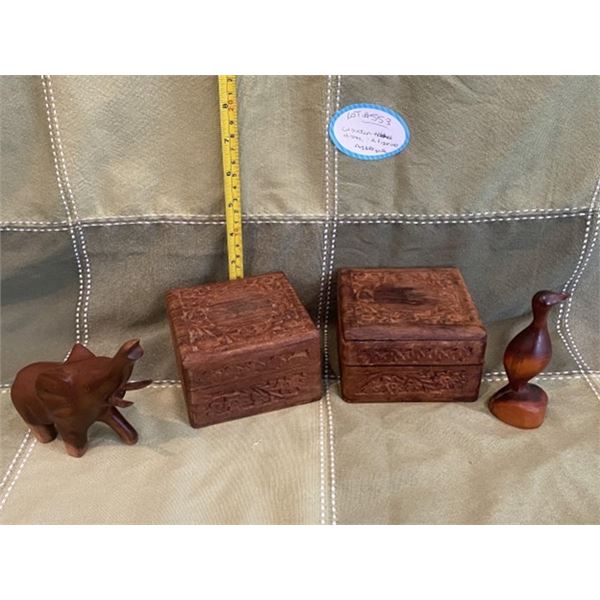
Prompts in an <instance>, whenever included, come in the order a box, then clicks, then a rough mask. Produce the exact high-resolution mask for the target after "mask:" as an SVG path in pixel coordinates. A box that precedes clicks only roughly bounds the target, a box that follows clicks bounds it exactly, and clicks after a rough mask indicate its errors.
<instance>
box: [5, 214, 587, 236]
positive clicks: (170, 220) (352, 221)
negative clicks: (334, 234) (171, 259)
mask: <svg viewBox="0 0 600 600" xmlns="http://www.w3.org/2000/svg"><path fill="white" fill-rule="evenodd" d="M588 215H589V210H581V209H578V210H577V211H576V212H568V213H552V214H544V215H533V216H519V215H505V216H503V215H497V216H493V217H478V218H466V216H461V215H456V217H460V218H450V217H447V218H446V217H443V218H442V217H440V218H438V219H435V220H431V219H422V218H419V217H411V218H402V217H393V216H387V215H373V216H372V218H371V217H366V216H359V215H344V214H339V215H338V219H337V222H338V223H342V224H345V225H363V224H366V225H371V224H375V225H380V224H406V225H447V224H448V225H455V224H457V225H463V224H472V223H497V222H508V221H539V220H547V219H568V218H573V217H584V216H588ZM150 216H151V215H141V216H140V217H139V218H138V217H135V218H131V219H127V218H124V219H114V218H101V219H94V220H91V219H89V220H87V221H85V220H84V221H78V223H77V225H78V227H81V228H88V227H114V226H120V225H223V224H224V223H225V220H224V219H216V220H207V219H203V218H196V217H194V218H187V219H185V218H176V217H170V216H168V215H162V216H157V217H156V218H154V217H153V218H148V217H150ZM244 222H245V223H252V224H253V225H278V224H284V225H310V224H316V225H320V224H325V225H327V224H328V223H329V219H328V218H326V217H324V216H319V217H318V218H304V219H299V218H298V217H297V216H293V215H290V216H289V217H285V218H280V219H275V218H271V217H269V218H266V217H244ZM23 225H27V226H23ZM68 227H69V226H68V225H66V224H65V223H64V222H63V221H54V222H51V221H4V222H2V223H0V230H4V231H22V232H40V233H43V232H47V231H68Z"/></svg>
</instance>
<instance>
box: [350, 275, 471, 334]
mask: <svg viewBox="0 0 600 600" xmlns="http://www.w3.org/2000/svg"><path fill="white" fill-rule="evenodd" d="M346 273H347V275H346V276H345V279H344V281H343V284H344V285H348V286H349V292H350V294H351V295H352V299H353V301H352V302H350V303H348V305H347V311H346V313H345V314H344V319H345V320H346V321H347V322H349V323H352V325H353V326H354V327H360V326H361V325H370V324H373V323H377V324H378V325H395V324H402V325H407V324H418V325H424V324H430V325H469V324H473V325H476V324H479V316H478V314H477V310H476V308H475V306H474V304H473V302H472V300H471V298H470V297H469V295H468V294H467V293H465V287H464V282H463V281H462V277H461V276H460V274H459V273H458V272H457V270H456V269H444V268H439V269H404V270H403V272H399V271H390V270H389V269H364V270H351V271H347V272H346Z"/></svg>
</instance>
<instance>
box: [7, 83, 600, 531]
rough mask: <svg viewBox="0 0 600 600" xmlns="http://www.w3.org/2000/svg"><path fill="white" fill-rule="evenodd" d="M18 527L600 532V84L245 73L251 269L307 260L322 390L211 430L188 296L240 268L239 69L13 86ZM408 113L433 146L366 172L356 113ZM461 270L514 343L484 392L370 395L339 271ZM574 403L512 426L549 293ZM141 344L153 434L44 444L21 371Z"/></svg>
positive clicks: (423, 141)
mask: <svg viewBox="0 0 600 600" xmlns="http://www.w3.org/2000/svg"><path fill="white" fill-rule="evenodd" d="M0 94H1V96H0V99H1V105H0V110H1V113H0V127H1V129H0V131H1V137H0V144H1V154H0V176H1V190H0V201H1V215H0V220H1V223H0V226H1V235H0V243H1V251H2V265H1V275H2V287H1V296H2V313H1V318H0V336H1V340H0V341H1V344H2V349H1V352H0V359H1V362H0V368H1V373H0V374H1V383H2V386H3V388H2V394H0V418H1V421H0V433H1V440H0V482H1V485H0V521H1V522H4V523H113V522H114V523H331V522H338V523H508V522H514V523H593V522H598V521H599V518H600V486H599V485H598V467H599V466H600V465H599V464H598V457H599V452H598V451H599V447H598V443H599V440H600V435H599V434H600V427H599V423H598V411H599V410H600V380H599V378H598V375H599V373H600V353H599V352H598V340H599V334H600V303H599V295H600V275H599V273H600V262H599V257H600V252H599V247H600V242H599V241H598V230H599V225H600V220H599V217H598V215H599V209H598V207H599V205H600V198H599V196H598V191H599V186H600V182H599V177H600V78H598V77H389V76H386V77H373V76H343V77H335V76H329V77H327V76H325V77H324V76H318V77H264V76H260V77H255V76H243V77H241V78H240V81H239V98H238V100H239V108H240V145H241V166H242V198H243V206H244V212H245V221H244V239H245V266H246V272H247V273H248V274H250V275H252V274H257V273H261V272H266V271H273V270H283V271H285V272H286V274H287V275H288V276H289V278H290V280H291V282H292V283H293V285H294V286H295V288H296V289H297V291H298V293H299V295H300V298H301V299H302V301H303V302H304V303H305V304H306V306H307V308H308V309H309V312H310V314H311V316H312V317H313V318H314V319H315V321H316V323H317V324H318V325H319V327H320V328H321V331H322V342H323V351H324V358H325V363H326V364H328V365H329V371H328V372H329V376H330V385H329V387H328V392H327V393H326V394H324V396H323V398H322V400H321V401H320V402H317V403H314V404H312V405H308V406H301V407H296V408H293V409H287V410H284V411H279V412H277V413H269V414H265V415H260V416H257V417H252V418H248V419H243V420H240V421H236V422H231V423H227V424H222V425H217V426H213V427H209V428H206V429H202V430H193V429H191V428H190V427H189V425H188V424H187V422H186V419H185V413H184V406H183V398H182V395H181V391H180V388H179V386H178V383H177V372H176V369H175V364H174V359H173V353H172V349H171V342H170V338H169V332H168V327H167V323H166V319H165V313H164V295H165V292H166V291H167V290H168V289H169V288H171V287H177V286H184V285H193V284H196V283H202V282H208V281H215V280H224V279H225V278H226V262H225V229H224V220H223V216H222V213H223V208H222V196H223V185H222V180H221V177H222V175H221V157H220V147H219V143H220V142H219V138H220V134H219V117H218V96H217V81H216V78H215V77H208V76H203V77H51V78H45V79H44V80H43V81H42V80H41V79H40V78H39V77H2V78H0ZM355 102H373V103H379V104H384V105H387V106H389V107H390V108H393V109H395V110H397V111H399V112H400V113H401V114H402V115H403V116H404V117H405V118H406V120H407V122H408V124H409V126H410V128H411V134H412V138H411V144H410V146H409V147H408V148H407V150H406V151H404V152H403V153H402V154H400V155H398V156H396V157H394V158H391V159H386V160H382V161H359V160H355V159H352V158H350V157H348V156H346V155H343V154H340V153H339V152H337V151H336V150H335V148H334V146H333V145H332V144H331V143H330V142H329V140H328V138H327V135H326V124H327V122H328V119H329V118H330V117H331V115H332V114H333V113H334V112H335V111H336V110H337V109H338V108H340V107H342V106H345V105H347V104H351V103H355ZM428 265H430V266H433V265H438V266H439V265H454V266H457V267H459V268H460V269H461V271H462V273H463V275H464V277H465V280H466V282H467V285H468V287H469V289H470V291H471V293H472V295H473V298H474V300H475V302H476V304H477V306H478V309H479V311H480V313H481V316H482V319H483V321H484V323H485V324H486V327H487V328H488V332H489V343H488V350H487V352H486V360H485V371H486V375H485V380H484V384H483V386H482V391H481V396H480V399H479V400H478V401H477V402H476V403H473V404H451V405H439V404H426V405H421V404H419V405H412V404H409V405H368V406H363V405H350V404H346V403H344V402H343V400H341V399H340V398H339V396H338V388H337V383H336V382H335V374H336V373H337V372H338V368H337V352H336V346H335V325H334V323H335V306H336V298H335V285H334V283H335V270H336V269H338V268H340V267H349V266H367V267H368V266H428ZM563 287H564V288H565V289H567V290H568V291H570V292H571V293H572V298H571V299H570V300H569V302H568V303H565V305H564V306H562V307H561V308H560V310H555V312H554V314H553V316H552V322H551V331H552V338H553V343H554V357H553V361H552V363H551V364H550V366H549V367H548V371H547V372H546V373H544V374H543V375H542V377H541V380H540V381H541V385H543V386H544V387H545V388H546V389H547V390H548V392H549V394H550V396H551V405H550V411H549V414H548V417H547V421H546V423H545V424H544V425H543V427H542V428H541V429H539V430H537V431H535V432H523V431H518V430H515V429H511V428H509V427H508V426H506V425H504V424H502V423H500V422H498V421H497V420H495V419H494V418H493V417H492V416H491V415H490V414H489V413H488V411H487V409H486V406H485V401H486V399H487V398H488V397H489V395H490V394H491V393H493V391H494V390H495V389H496V388H497V387H499V386H500V385H502V381H503V371H502V362H501V359H502V352H503V349H504V346H505V345H506V343H507V342H508V340H509V339H510V338H511V336H512V335H514V333H516V332H517V331H518V330H519V328H521V327H523V326H524V324H525V323H526V322H527V320H528V318H529V310H530V306H529V302H530V298H531V295H532V294H533V292H535V291H536V290H538V289H543V288H554V289H560V288H563ZM132 337H140V338H141V339H142V344H143V346H144V348H145V350H146V354H145V356H144V358H143V359H142V360H141V361H140V363H139V365H137V366H136V370H135V375H136V376H137V377H140V378H141V377H153V378H154V379H155V380H156V381H157V384H156V385H155V386H154V387H153V388H151V389H148V390H144V391H141V392H136V393H135V394H132V399H135V400H136V404H135V406H134V407H132V408H130V409H126V414H127V417H128V418H129V419H130V420H131V421H132V423H133V424H134V425H135V426H136V427H137V428H138V429H139V431H140V442H139V444H138V445H137V446H135V447H125V446H122V445H121V444H120V443H119V442H118V441H117V440H116V438H115V437H114V435H113V434H112V432H110V431H108V430H105V429H104V428H103V427H101V426H100V425H98V426H95V427H94V429H93V431H91V432H90V434H91V435H90V438H91V448H90V450H89V452H88V454H86V456H85V457H84V458H83V459H81V460H75V459H72V458H69V457H68V456H67V455H66V454H65V453H64V450H63V448H62V446H61V444H60V441H56V442H53V443H51V444H48V445H41V444H37V443H34V442H33V438H32V437H31V435H30V434H27V428H26V426H25V425H24V423H23V422H22V421H20V419H19V418H18V416H17V415H16V413H15V411H14V410H13V407H12V405H11V403H10V399H9V394H8V386H9V385H10V382H11V381H12V379H13V378H14V375H15V373H16V372H17V370H18V369H19V368H20V367H21V366H23V365H25V364H27V363H29V362H33V361H35V360H40V359H52V360H62V359H63V358H64V356H65V355H66V353H67V351H68V350H69V348H70V346H71V345H72V344H73V342H74V341H76V340H79V341H83V342H86V343H87V344H88V345H89V347H90V348H91V349H92V350H93V351H94V352H96V353H99V354H111V353H113V352H114V351H115V350H116V349H117V347H118V346H119V345H120V343H121V342H123V341H124V340H125V339H128V338H132Z"/></svg>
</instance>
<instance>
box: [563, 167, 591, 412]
mask: <svg viewBox="0 0 600 600" xmlns="http://www.w3.org/2000/svg"><path fill="white" fill-rule="evenodd" d="M599 192H600V177H599V178H598V181H597V182H596V187H595V188H594V192H593V194H592V199H591V201H590V206H589V209H588V213H589V215H588V218H587V220H586V225H585V233H584V236H583V242H582V244H581V253H580V254H579V259H578V261H577V263H576V264H575V269H574V270H573V273H572V274H571V277H569V279H568V281H567V282H566V284H565V285H564V287H563V291H568V292H570V294H571V295H570V297H569V299H568V300H567V302H566V303H565V304H566V308H565V306H564V305H561V306H560V308H559V313H558V319H557V321H556V329H557V331H558V334H559V335H560V338H561V340H562V341H563V343H564V344H565V346H566V348H567V350H568V352H569V354H570V355H571V357H572V358H573V360H574V361H575V363H576V364H577V366H578V367H579V371H580V372H581V374H582V375H583V377H584V378H585V380H586V381H587V383H588V385H589V386H590V388H591V389H592V392H594V394H595V396H596V398H598V400H600V392H599V391H598V389H597V388H596V386H595V384H594V382H593V381H592V380H591V379H590V378H588V376H587V375H586V371H589V366H588V364H587V363H586V361H585V360H584V358H583V356H582V355H581V352H580V351H579V348H578V347H577V344H576V343H575V338H574V336H573V334H572V333H571V328H570V325H569V316H570V313H571V306H572V304H573V299H574V296H575V291H576V289H577V286H578V285H579V281H580V280H581V276H582V275H583V273H584V271H585V269H586V267H587V265H588V263H589V261H590V258H591V256H592V253H593V251H594V246H595V245H596V240H597V238H598V232H599V230H600V218H598V215H595V214H594V207H595V204H596V200H597V199H598V194H599ZM594 216H595V217H596V225H595V227H594V230H593V234H592V235H591V237H590V232H591V230H592V224H593V222H594Z"/></svg>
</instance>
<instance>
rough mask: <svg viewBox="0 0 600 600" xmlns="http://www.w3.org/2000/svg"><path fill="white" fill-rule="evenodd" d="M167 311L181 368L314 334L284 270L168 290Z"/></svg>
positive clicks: (294, 340) (315, 331) (313, 335)
mask: <svg viewBox="0 0 600 600" xmlns="http://www.w3.org/2000/svg"><path fill="white" fill-rule="evenodd" d="M166 302H167V313H168V316H169V319H170V321H171V327H172V330H173V336H174V338H175V341H176V347H177V351H178V352H179V355H180V360H181V362H182V364H183V365H184V366H193V365H195V364H201V365H203V366H204V367H205V366H206V365H207V362H211V358H213V359H216V360H221V361H222V360H223V359H224V358H225V355H231V354H237V353H239V352H248V351H255V350H259V349H264V348H267V347H272V346H277V345H282V346H285V345H286V344H287V343H289V342H297V341H301V340H303V339H308V338H313V337H318V331H317V328H316V327H315V325H314V323H313V322H312V320H311V318H310V316H309V315H308V313H307V311H306V309H305V308H304V306H303V305H302V303H301V302H300V299H299V298H298V296H297V295H296V292H295V291H294V288H293V287H292V286H291V284H290V282H289V281H288V279H287V277H286V276H285V275H284V274H283V273H279V272H278V273H267V274H264V275H257V276H255V277H246V278H245V279H238V280H232V281H226V282H222V283H210V284H206V285H199V286H196V287H191V288H178V289H173V290H170V291H169V293H168V294H167V299H166Z"/></svg>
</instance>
